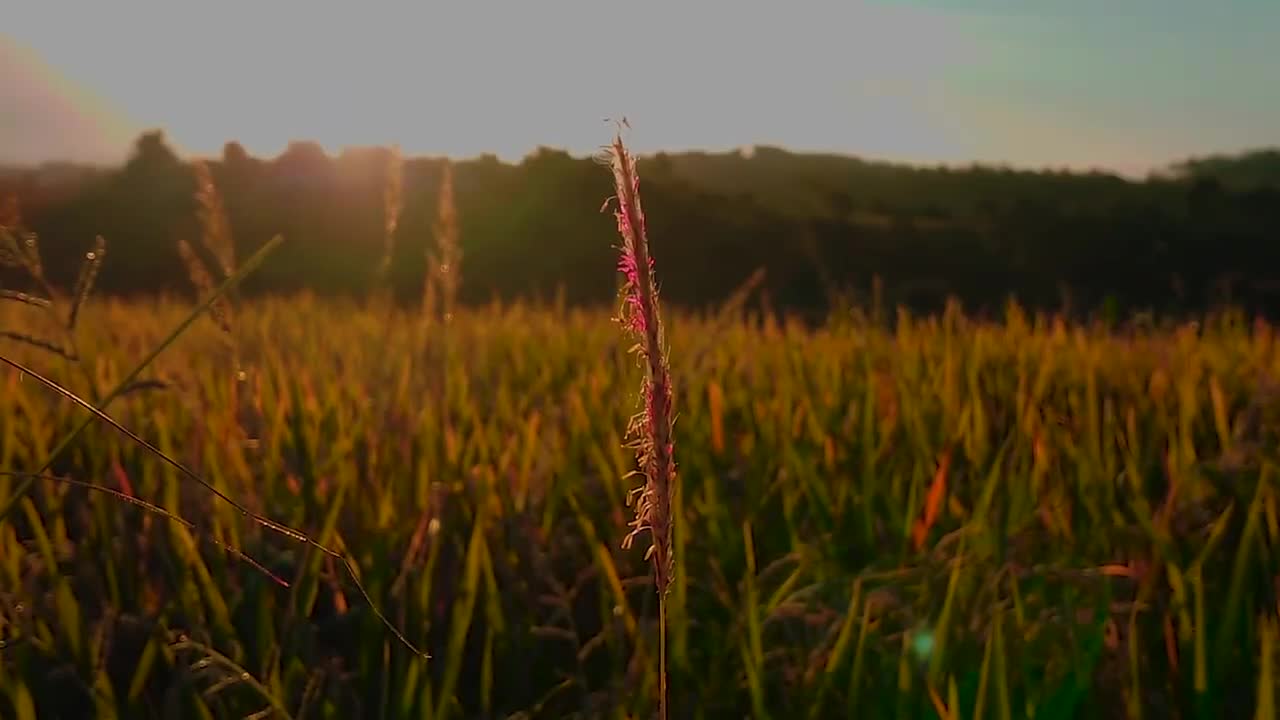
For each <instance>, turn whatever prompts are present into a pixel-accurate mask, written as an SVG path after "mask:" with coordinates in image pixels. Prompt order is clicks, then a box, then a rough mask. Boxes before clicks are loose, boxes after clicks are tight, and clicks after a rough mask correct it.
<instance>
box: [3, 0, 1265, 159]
mask: <svg viewBox="0 0 1280 720" xmlns="http://www.w3.org/2000/svg"><path fill="white" fill-rule="evenodd" d="M4 5H5V9H4V13H3V14H4V16H5V21H4V28H3V30H2V31H0V33H3V34H0V97H4V98H5V99H6V102H4V103H0V158H4V157H22V158H24V159H26V158H28V157H32V158H35V157H39V158H44V157H58V158H62V157H65V156H73V157H74V158H75V159H86V158H91V156H98V157H93V158H92V159H98V158H99V157H102V158H105V157H110V156H111V155H112V154H122V153H124V152H125V151H127V149H128V144H129V143H130V142H131V140H132V138H133V137H134V136H135V135H136V133H137V132H138V131H140V130H141V129H143V128H146V127H162V128H164V129H165V130H166V131H167V133H168V134H169V136H170V138H171V140H172V142H173V143H174V144H175V145H176V146H178V147H179V148H180V149H181V150H183V151H186V152H196V153H216V152H218V151H219V150H220V148H221V147H222V144H223V143H224V142H225V141H226V140H228V139H233V138H234V139H239V140H241V141H242V142H243V143H244V144H245V145H246V146H247V147H248V148H249V149H250V151H252V152H255V153H259V154H267V155H271V154H275V153H278V152H279V151H280V150H282V149H283V147H284V146H285V144H286V143H287V142H288V141H289V140H290V139H294V138H299V139H315V140H318V141H320V142H321V143H322V144H324V145H326V146H327V147H329V148H331V149H334V150H338V149H340V148H341V147H343V146H345V145H358V144H381V143H389V142H399V143H401V145H402V146H404V148H405V149H406V150H407V151H409V152H413V153H418V152H424V153H447V154H451V155H457V156H470V155H475V154H478V153H481V152H495V153H497V154H498V155H500V156H502V157H505V158H509V159H518V158H519V157H521V156H522V155H524V154H525V153H527V152H529V151H530V150H532V149H533V148H534V147H535V146H537V145H550V146H553V147H561V148H566V149H568V150H570V151H571V152H574V153H575V154H585V153H589V152H592V151H594V150H595V149H596V148H597V147H598V146H599V145H600V144H602V143H603V142H605V141H607V140H608V139H609V135H610V133H611V128H612V126H610V125H607V124H605V123H603V122H602V119H603V118H605V117H616V116H618V115H622V114H625V115H626V116H627V117H628V118H629V119H630V120H631V124H632V126H633V128H634V129H633V131H632V132H631V135H630V141H631V143H632V144H633V146H634V147H635V148H636V149H637V150H639V151H641V152H648V151H652V150H657V149H666V150H682V149H691V148H700V149H709V150H721V149H727V148H733V147H739V146H745V145H751V144H757V143H766V144H775V145H781V146H784V147H788V148H793V149H796V150H820V151H834V152H840V153H849V154H857V155H863V156H868V157H874V158H885V159H892V160H902V161H909V162H947V163H966V162H970V161H979V162H985V163H1009V164H1012V165H1016V166H1037V167H1042V166H1053V167H1074V168H1081V167H1101V168H1107V169H1112V170H1117V171H1121V172H1141V171H1145V170H1147V169H1149V168H1151V167H1153V166H1160V165H1163V164H1165V163H1167V162H1170V161H1173V160H1177V159H1181V158H1183V157H1186V156H1188V155H1199V154H1205V153H1209V152H1232V151H1237V150H1241V149H1246V148H1252V147H1259V146H1273V145H1280V49H1278V48H1280V0H1213V1H1210V0H1202V1H1201V2H1194V1H1192V0H1123V1H1121V0H1115V1H1112V2H1106V1H1104V0H1074V1H1073V2H1047V1H1042V2H1034V1H1033V0H1024V1H1023V2H1014V1H1013V0H955V1H954V2H945V1H944V0H899V1H897V2H890V1H888V0H885V1H881V2H871V1H869V0H868V1H861V0H845V1H844V2H817V1H816V0H788V1H787V2H764V1H763V0H738V1H737V2H731V1H729V0H715V1H712V0H683V1H681V0H648V1H646V2H640V1H639V0H632V1H631V2H615V1H613V0H594V1H592V2H587V1H586V0H582V1H579V2H568V1H564V0H542V1H541V2H518V3H517V2H481V1H480V0H469V1H459V2H425V1H423V2H416V3H398V4H392V3H379V2H372V1H369V2H361V3H343V4H338V3H330V4H326V3H323V2H311V3H302V2H297V1H291V2H285V1H282V0H278V1H276V2H261V1H258V2H247V1H245V0H224V1H223V2H217V3H213V2H205V1H201V2H195V1H193V0H168V1H167V2H158V1H155V0H152V1H150V2H142V1H141V0H136V1H134V2H127V1H122V2H116V3H85V2H80V1H77V2H71V1H70V0H4ZM1121 8H1123V9H1121ZM12 98H17V99H18V102H10V99H12ZM6 106H7V107H6ZM69 108H70V109H69ZM60 113H61V114H60ZM67 113H70V114H71V115H72V116H75V117H64V115H66V114H67ZM6 114H7V117H6Z"/></svg>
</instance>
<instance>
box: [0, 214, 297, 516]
mask: <svg viewBox="0 0 1280 720" xmlns="http://www.w3.org/2000/svg"><path fill="white" fill-rule="evenodd" d="M283 242H284V238H283V237H281V236H279V235H276V236H275V237H273V238H271V240H270V241H268V242H267V244H266V245H263V246H262V247H261V248H259V249H258V252H256V253H254V254H253V256H252V257H250V258H249V260H248V261H247V262H245V264H244V265H243V266H241V267H240V269H239V270H237V271H236V272H235V274H233V275H232V276H231V277H229V278H227V279H226V280H225V281H223V283H222V284H221V285H219V286H218V288H217V289H216V290H214V291H213V292H212V293H211V294H210V295H209V296H208V297H207V298H205V300H204V302H202V303H200V304H199V305H198V306H196V308H195V309H194V310H193V311H192V312H191V314H190V315H188V316H187V317H186V319H185V320H183V321H182V322H180V323H178V326H177V327H175V328H174V329H173V331H172V332H170V333H169V335H168V336H167V337H166V338H165V339H164V340H163V341H161V342H160V344H159V345H157V346H156V347H155V348H154V349H153V350H152V351H151V352H150V353H149V354H148V355H147V356H146V357H145V358H143V359H142V362H140V363H138V364H137V365H136V366H135V367H134V368H133V371H132V372H130V373H129V374H128V375H127V376H126V377H125V378H124V379H123V380H121V381H120V382H119V384H117V385H116V387H115V389H114V390H112V391H111V392H110V393H108V394H107V396H106V397H104V398H102V400H101V401H99V402H95V403H93V404H92V405H90V410H94V411H98V412H101V411H103V410H106V409H107V406H109V405H110V404H111V403H112V402H113V401H115V400H116V399H117V398H119V397H120V396H121V395H123V394H124V393H125V392H126V391H127V390H128V389H129V388H130V387H132V386H133V384H134V383H135V382H136V381H137V380H138V378H139V377H141V375H142V373H143V371H145V370H146V369H147V368H148V367H150V366H151V363H153V362H155V359H156V358H157V357H160V353H162V352H164V351H165V350H167V349H168V348H169V346H170V345H172V344H173V343H175V342H177V340H178V337H179V336H181V335H182V333H184V332H186V331H187V328H189V327H191V325H192V324H193V323H195V321H196V320H198V319H200V316H201V315H203V314H204V313H206V312H208V311H209V309H210V308H211V307H213V306H214V304H215V303H217V302H218V301H219V300H220V299H221V298H222V297H223V296H224V295H226V294H227V293H228V292H230V291H231V289H232V288H234V287H235V286H237V285H239V284H240V282H241V281H242V280H244V278H245V277H247V276H248V275H249V273H251V272H253V271H254V270H256V269H257V268H258V266H259V265H261V264H262V261H263V260H266V259H267V256H268V255H270V254H271V252H272V251H274V250H275V249H276V248H277V247H279V246H280V244H281V243H283ZM95 419H96V418H95V417H94V416H93V415H90V416H89V417H86V418H85V419H84V420H83V421H81V423H80V424H79V425H76V426H75V428H74V429H72V430H71V432H69V433H67V434H66V435H65V436H63V438H62V439H61V440H60V441H58V444H57V445H55V446H54V448H53V450H52V451H51V452H50V453H49V457H48V458H47V459H46V460H45V461H44V463H43V464H42V465H41V466H40V467H39V468H38V469H37V470H35V471H34V472H33V473H32V474H31V475H28V476H26V477H24V478H23V479H22V481H21V482H19V483H18V486H17V487H15V488H14V490H13V493H12V494H11V495H10V496H9V498H8V500H6V501H5V504H4V507H3V508H0V525H3V524H4V521H5V519H6V518H8V517H9V514H10V513H11V512H13V509H14V508H16V507H17V506H18V503H19V502H20V501H21V500H22V499H23V498H25V497H26V496H27V493H28V492H30V490H31V486H32V485H34V484H35V482H36V480H35V476H38V475H41V474H44V473H47V472H48V471H49V469H50V468H52V467H53V464H54V463H55V462H56V461H57V460H58V458H59V457H61V456H62V453H64V452H66V451H67V449H68V448H70V447H71V443H73V442H75V440H76V438H77V437H79V436H80V433H82V432H84V431H85V429H86V428H88V427H89V426H90V425H92V424H93V422H94V420H95Z"/></svg>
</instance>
